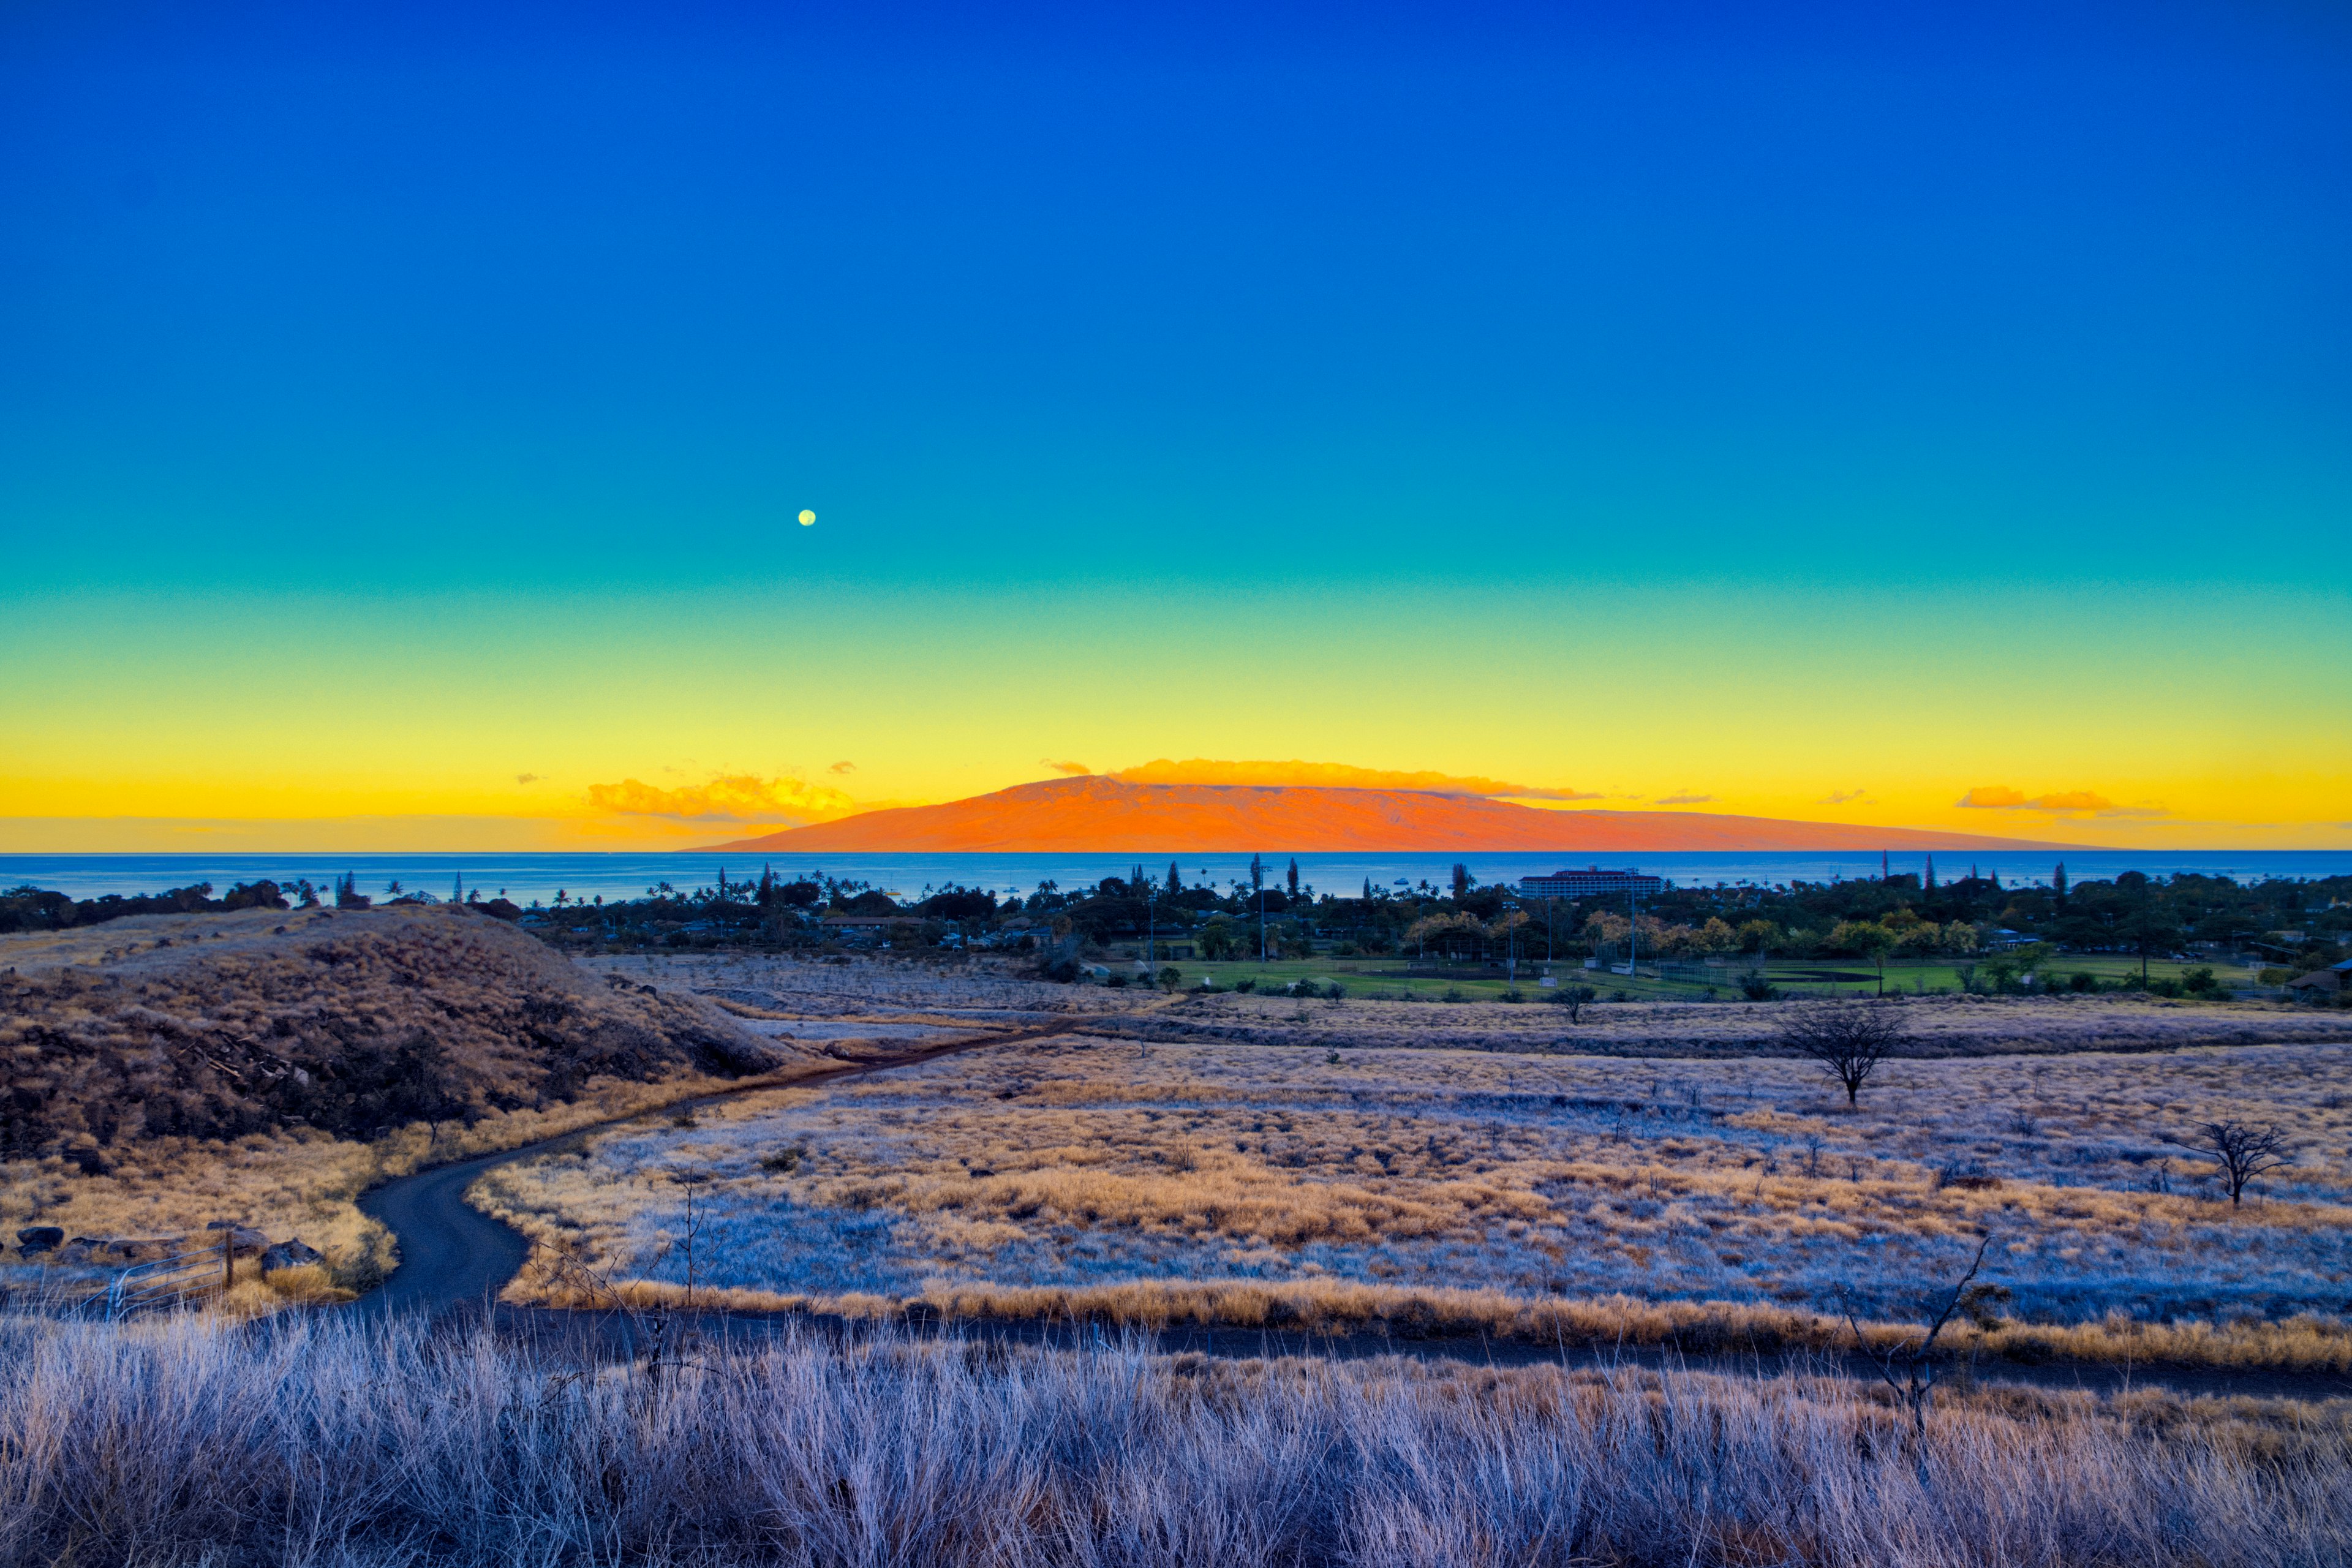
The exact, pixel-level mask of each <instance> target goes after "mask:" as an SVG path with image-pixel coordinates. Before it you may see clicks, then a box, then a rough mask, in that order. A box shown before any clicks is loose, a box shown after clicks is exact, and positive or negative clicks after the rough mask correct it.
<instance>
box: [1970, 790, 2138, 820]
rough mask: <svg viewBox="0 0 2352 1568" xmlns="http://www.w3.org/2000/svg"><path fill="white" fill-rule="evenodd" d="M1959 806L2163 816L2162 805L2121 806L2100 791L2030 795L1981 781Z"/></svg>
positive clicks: (2005, 809)
mask: <svg viewBox="0 0 2352 1568" xmlns="http://www.w3.org/2000/svg"><path fill="white" fill-rule="evenodd" d="M1958 805H1965V806H1973V807H1976V808H1978V809H1979V810H1990V811H2095V812H2097V813H2098V814H2099V815H2100V816H2164V815H2165V810H2164V807H2162V806H2160V805H2116V803H2115V802H2114V801H2112V800H2109V799H2108V798H2107V797H2106V796H2105V795H2101V794H2099V793H2098V792H2097V791H2096V790H2088V789H2067V790H2053V791H2052V792H2051V793H2050V794H2048V795H2027V794H2026V793H2025V792H2024V791H2023V790H2016V789H2011V788H2010V787H2009V786H2008V785H2007V784H1979V785H1978V786H1977V787H1976V788H1974V789H1972V790H1970V791H1969V793H1968V794H1966V795H1962V796H1960V798H1959V800H1958Z"/></svg>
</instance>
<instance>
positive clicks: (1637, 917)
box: [1625, 888, 1642, 980]
mask: <svg viewBox="0 0 2352 1568" xmlns="http://www.w3.org/2000/svg"><path fill="white" fill-rule="evenodd" d="M1633 898H1634V894H1633V889H1631V888H1628V889H1625V978H1626V979H1628V980H1632V979H1633V978H1635V977H1636V975H1637V974H1638V973H1639V971H1640V970H1641V967H1642V911H1641V906H1640V905H1638V904H1636V903H1635V902H1634V901H1633Z"/></svg>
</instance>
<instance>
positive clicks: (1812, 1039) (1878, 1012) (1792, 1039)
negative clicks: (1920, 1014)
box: [1780, 1002, 1910, 1105]
mask: <svg viewBox="0 0 2352 1568" xmlns="http://www.w3.org/2000/svg"><path fill="white" fill-rule="evenodd" d="M1909 1033H1910V1030H1909V1028H1908V1026H1906V1025H1905V1023H1904V1021H1903V1016H1902V1013H1901V1012H1900V1011H1899V1004H1890V1003H1885V1002H1820V1003H1814V1004H1812V1005H1808V1006H1801V1007H1793V1008H1790V1010H1789V1012H1788V1014H1787V1015H1786V1016H1784V1017H1782V1018H1781V1020H1780V1039H1781V1042H1782V1043H1783V1044H1784V1045H1786V1046H1788V1047H1790V1049H1792V1050H1795V1051H1797V1052H1799V1053H1800V1054H1801V1055H1804V1056H1808V1057H1811V1058H1812V1059H1813V1060H1814V1061H1816V1062H1819V1063H1820V1064H1821V1067H1822V1071H1823V1072H1826V1073H1828V1074H1829V1075H1830V1076H1831V1077H1832V1078H1833V1079H1837V1080H1838V1082H1839V1083H1841V1084H1843V1086H1844V1088H1845V1102H1846V1103H1847V1104H1848V1105H1853V1104H1855V1103H1856V1102H1857V1101H1856V1097H1857V1096H1859V1095H1860V1094H1861V1093H1862V1086H1863V1085H1864V1084H1865V1083H1868V1082H1869V1081H1870V1075H1871V1074H1872V1073H1874V1072H1876V1071H1877V1070H1878V1064H1879V1063H1880V1062H1882V1061H1884V1060H1885V1059H1886V1054H1887V1053H1888V1052H1889V1051H1891V1050H1893V1049H1894V1048H1895V1047H1896V1046H1897V1045H1899V1044H1901V1043H1902V1041H1903V1039H1904V1037H1906V1035H1908V1034H1909Z"/></svg>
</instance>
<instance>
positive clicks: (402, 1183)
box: [354, 1017, 1093, 1316]
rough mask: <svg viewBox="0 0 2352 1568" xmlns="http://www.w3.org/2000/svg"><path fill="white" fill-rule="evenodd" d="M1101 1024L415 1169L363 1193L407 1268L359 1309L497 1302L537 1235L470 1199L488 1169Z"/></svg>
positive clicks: (970, 1044)
mask: <svg viewBox="0 0 2352 1568" xmlns="http://www.w3.org/2000/svg"><path fill="white" fill-rule="evenodd" d="M1092 1021H1093V1020H1091V1019H1089V1018H1086V1017H1076V1018H1063V1019H1056V1020H1055V1021H1054V1022H1053V1023H1050V1024H1046V1025H1043V1026H1039V1027H1036V1028H1033V1029H1023V1030H1020V1031H1018V1032H1017V1033H1013V1034H1005V1035H991V1036H987V1037H982V1038H980V1039H970V1040H957V1041H953V1042H951V1043H950V1044H947V1045H943V1046H934V1047H930V1048H929V1049H926V1050H916V1051H909V1052H908V1053H906V1054H905V1055H903V1056H897V1057H891V1058H887V1059H886V1060H883V1061H877V1062H868V1063H863V1064H859V1065H856V1066H846V1067H840V1068H832V1069H830V1070H829V1071H825V1072H820V1073H808V1074H803V1075H802V1076H800V1077H798V1078H794V1079H789V1080H783V1079H772V1078H761V1079H751V1080H747V1081H746V1082H744V1083H741V1084H739V1085H737V1086H735V1087H734V1088H731V1089H721V1090H719V1092H718V1093H716V1094H705V1095H698V1096H697V1097H696V1098H694V1099H692V1100H684V1101H680V1102H678V1103H677V1104H672V1105H665V1106H662V1107H660V1108H658V1109H656V1110H646V1111H639V1112H637V1113H635V1114H634V1115H630V1116H623V1117H617V1118H615V1119H614V1120H613V1121H600V1122H596V1123H593V1125H590V1126H587V1127H578V1128H574V1129H572V1131H569V1132H565V1133H562V1134H559V1135H558V1136H556V1137H553V1138H544V1139H541V1141H539V1142H536V1143H526V1144H523V1145H522V1146H521V1147H520V1148H515V1149H502V1150H500V1151H499V1152H496V1153H492V1154H481V1155H477V1156H476V1157H475V1158H473V1159H470V1160H462V1161H459V1162H458V1163H456V1164H451V1165H435V1166H432V1167H430V1168H428V1169H426V1170H423V1171H419V1172H417V1173H415V1174H414V1175H408V1176H401V1177H397V1178H395V1179H394V1180H392V1181H389V1182H386V1183H385V1184H383V1185H382V1186H380V1187H374V1188H371V1189H370V1190H369V1191H367V1192H364V1193H362V1194H360V1198H359V1208H360V1212H361V1213H362V1214H363V1215H367V1216H368V1217H369V1218H371V1219H374V1220H379V1221H381V1222H382V1223H383V1226H384V1228H386V1229H387V1230H389V1231H391V1232H392V1234H393V1235H394V1237H396V1238H397V1239H398V1240H399V1243H400V1267H399V1268H395V1269H394V1270H393V1271H392V1275H391V1277H390V1278H389V1279H386V1280H385V1281H384V1282H383V1284H382V1285H379V1286H377V1287H376V1288H375V1289H373V1290H371V1291H369V1292H368V1293H367V1294H366V1295H364V1296H362V1297H361V1298H360V1299H359V1300H358V1302H357V1303H355V1306H354V1310H357V1311H360V1312H362V1313H368V1314H373V1315H377V1316H386V1315H390V1314H393V1313H409V1312H425V1313H431V1314H438V1313H444V1312H448V1311H452V1310H461V1309H467V1308H481V1307H486V1306H487V1305H488V1303H490V1302H492V1301H494V1300H496V1299H497V1297H498V1293H499V1290H501V1289H504V1288H505V1286H506V1283H507V1281H508V1280H509V1279H513V1278H514V1276H515V1271H516V1270H517V1269H519V1268H521V1267H522V1266H523V1260H524V1259H525V1258H529V1257H530V1238H528V1237H525V1236H524V1235H523V1234H522V1232H520V1231H519V1230H517V1229H515V1227H514V1226H510V1225H509V1224H507V1223H506V1221H504V1220H502V1219H495V1218H493V1217H491V1216H490V1215H486V1214H484V1213H483V1212H482V1211H481V1210H479V1209H478V1208H475V1207H473V1206H472V1205H469V1204H467V1202H466V1189H467V1187H469V1186H472V1185H473V1184H474V1182H475V1180H476V1178H478V1177H479V1176H480V1175H481V1174H482V1173H483V1172H485V1171H488V1170H491V1169H493V1168H495V1167H497V1166H499V1165H504V1164H508V1163H511V1162H513V1161H516V1160H528V1159H530V1158H532V1157H534V1156H536V1155H541V1154H548V1153H552V1152H556V1151H557V1150H560V1149H564V1148H569V1147H572V1146H574V1145H576V1144H578V1143H580V1142H582V1141H583V1140H585V1139H586V1138H588V1137H590V1136H592V1135H593V1134H595V1133H598V1132H602V1131H607V1130H608V1129H611V1128H614V1127H620V1126H625V1125H626V1124H627V1123H629V1122H632V1121H647V1120H649V1119H651V1118H653V1117H656V1116H664V1117H667V1116H675V1115H677V1113H678V1112H679V1111H681V1110H692V1109H694V1108H696V1107H698V1106H703V1105H709V1104H712V1103H715V1102H716V1101H719V1100H732V1099H734V1098H735V1097H737V1096H739V1095H744V1094H757V1093H760V1092H761V1091H762V1090H766V1089H813V1088H814V1087H816V1086H818V1085H820V1084H827V1083H839V1082H841V1081H843V1080H844V1079H853V1078H863V1077H865V1076H866V1074H868V1073H877V1072H887V1071H889V1070H890V1069H892V1068H903V1067H912V1066H914V1065H916V1064H917V1063H919V1062H928V1061H935V1060H937V1059H938V1058H940V1057H945V1056H953V1055H955V1054H956V1053H958V1052H960V1051H971V1050H980V1049H983V1048H985V1047H991V1046H1010V1045H1018V1044H1021V1043H1023V1042H1024V1041H1029V1040H1042V1039H1045V1038H1047V1037H1051V1036H1055V1035H1064V1034H1068V1033H1069V1032H1070V1031H1071V1030H1073V1029H1076V1028H1079V1027H1082V1026H1084V1025H1086V1024H1087V1023H1089V1022H1092Z"/></svg>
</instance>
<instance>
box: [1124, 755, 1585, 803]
mask: <svg viewBox="0 0 2352 1568" xmlns="http://www.w3.org/2000/svg"><path fill="white" fill-rule="evenodd" d="M1110 776H1111V777H1113V778H1115V779H1118V780H1119V781H1121V782H1122V783H1125V784H1298V785H1309V786H1317V787H1320V788H1324V789H1412V790H1423V791H1426V792H1428V793H1430V794H1432V795H1510V796H1516V797H1517V798H1519V799H1522V800H1599V799H1600V798H1601V797H1600V796H1599V795H1589V794H1585V793H1582V792H1580V791H1577V790H1572V789H1553V788H1549V787H1546V786H1543V785H1540V784H1508V783H1506V782H1505V781H1504V780H1501V779H1489V778H1481V777H1478V776H1477V775H1476V774H1464V773H1402V772H1399V771H1396V770H1394V769H1391V768H1359V767H1352V766H1350V765H1349V764H1348V763H1307V762H1299V761H1297V760H1296V759H1293V760H1292V761H1290V762H1286V763H1276V762H1258V763H1224V762H1215V761H1213V760H1211V759H1210V758H1207V757H1188V758H1186V759H1185V760H1184V761H1183V762H1181V763H1180V762H1176V761H1174V760H1172V759H1171V758H1168V757H1160V758H1158V759H1157V760H1155V761H1152V762H1149V763H1143V764H1142V765H1141V766H1139V767H1132V768H1122V769H1121V770H1119V771H1118V773H1113V774H1111V775H1110Z"/></svg>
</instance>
